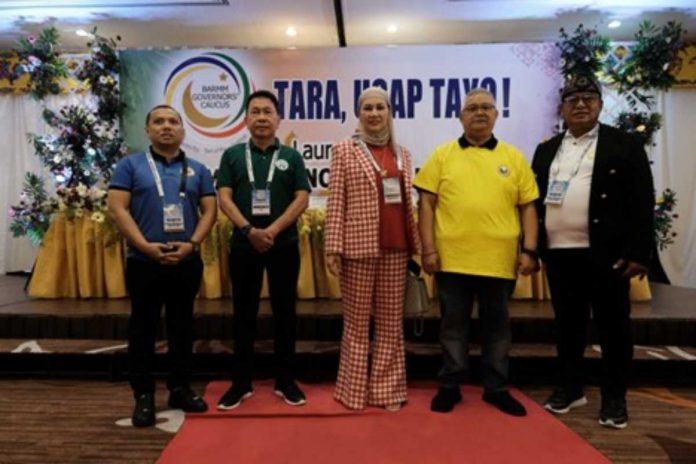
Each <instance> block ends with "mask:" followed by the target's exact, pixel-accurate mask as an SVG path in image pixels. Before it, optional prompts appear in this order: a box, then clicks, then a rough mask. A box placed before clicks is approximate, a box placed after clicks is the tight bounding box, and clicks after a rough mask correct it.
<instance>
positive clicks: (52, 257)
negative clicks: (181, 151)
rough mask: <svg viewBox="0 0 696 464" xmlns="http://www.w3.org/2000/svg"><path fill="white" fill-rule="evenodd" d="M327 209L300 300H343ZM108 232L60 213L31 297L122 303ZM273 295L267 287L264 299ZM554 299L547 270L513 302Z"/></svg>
mask: <svg viewBox="0 0 696 464" xmlns="http://www.w3.org/2000/svg"><path fill="white" fill-rule="evenodd" d="M324 214H325V212H324V210H322V209H309V210H307V211H306V212H305V213H304V214H303V215H302V217H301V219H300V221H299V231H300V234H299V235H300V241H299V246H300V277H299V280H298V283H297V294H298V297H299V298H302V299H311V298H334V299H337V298H340V297H341V290H340V287H339V283H338V279H337V278H336V277H335V276H333V275H331V274H330V273H329V272H328V270H327V267H326V263H325V260H324V247H323V225H324ZM231 231H232V225H231V223H230V222H229V220H228V219H227V218H226V217H225V216H224V215H222V214H221V215H219V217H218V221H217V223H216V224H215V226H214V227H213V230H212V232H211V233H210V235H209V236H208V238H207V239H206V240H205V242H204V243H203V244H202V247H201V250H202V251H201V254H202V257H203V262H204V264H205V266H204V269H203V281H202V282H201V289H200V292H199V297H201V298H209V299H215V298H223V297H229V295H230V283H229V263H228V248H227V244H228V237H229V235H230V232H231ZM108 236H109V230H108V227H105V226H104V225H102V224H98V223H96V222H94V221H92V220H91V219H89V218H87V217H81V218H75V219H73V220H68V219H67V218H66V217H65V215H63V214H59V215H57V216H56V218H55V219H54V221H53V223H52V224H51V227H50V228H49V230H48V232H47V233H46V236H45V237H44V242H43V245H42V246H41V248H40V249H39V254H38V256H37V259H36V266H35V267H34V274H33V277H32V279H31V284H30V285H29V295H30V296H31V297H34V298H122V297H125V296H127V292H126V284H125V273H124V271H125V245H124V243H123V241H122V240H115V241H114V243H108V242H109V240H108V239H107V237H108ZM425 280H426V284H427V286H428V291H429V292H430V294H431V295H433V294H434V291H435V289H434V285H433V279H432V277H430V276H428V275H426V276H425ZM267 295H268V287H267V284H266V283H265V282H264V286H263V290H262V296H264V297H266V296H267ZM549 297H550V293H549V289H548V284H547V283H546V277H545V274H544V272H543V270H542V272H539V273H537V274H534V275H532V276H531V277H520V278H519V279H518V280H517V286H516V288H515V292H514V294H513V298H525V299H535V300H544V299H548V298H549ZM650 298H651V295H650V288H649V286H648V281H647V279H644V280H639V279H633V280H632V281H631V300H632V301H646V300H649V299H650Z"/></svg>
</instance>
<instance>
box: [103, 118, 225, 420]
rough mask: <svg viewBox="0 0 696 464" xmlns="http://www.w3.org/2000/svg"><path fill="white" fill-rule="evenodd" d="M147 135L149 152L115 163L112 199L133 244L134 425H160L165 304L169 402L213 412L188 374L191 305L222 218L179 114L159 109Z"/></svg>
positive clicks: (129, 266)
mask: <svg viewBox="0 0 696 464" xmlns="http://www.w3.org/2000/svg"><path fill="white" fill-rule="evenodd" d="M145 132H146V133H147V136H148V137H149V139H150V142H151V145H150V148H149V150H148V151H146V152H144V153H135V154H133V155H130V156H128V157H126V158H123V159H122V160H121V161H120V162H119V163H118V165H117V166H116V169H115V171H114V174H113V176H112V178H111V184H110V185H109V196H108V206H109V213H110V215H111V217H112V219H113V220H114V222H115V223H116V225H117V227H118V228H119V230H120V231H121V233H122V234H123V235H124V236H125V237H126V239H127V240H128V244H129V247H128V260H127V266H126V285H127V287H128V292H129V293H130V297H131V316H130V320H129V326H128V365H129V371H130V384H131V387H132V388H133V394H134V396H135V409H134V410H133V418H132V420H133V425H134V426H136V427H147V426H151V425H154V423H155V382H154V380H153V378H152V372H151V370H152V364H153V359H154V348H155V335H156V330H157V323H158V321H159V319H160V313H161V310H162V305H164V306H165V308H166V324H167V343H168V347H169V348H168V356H169V361H170V365H171V373H170V376H169V379H168V380H167V388H168V389H169V406H170V407H172V408H177V409H183V410H184V411H186V412H204V411H206V410H207V409H208V406H207V405H206V403H205V402H204V401H203V399H202V398H200V397H199V396H196V395H195V394H194V393H193V392H192V391H191V388H190V386H189V375H190V370H191V367H190V362H191V352H192V349H193V302H194V299H195V298H196V294H197V293H198V289H199V287H200V284H201V277H202V274H203V263H202V261H201V258H200V256H199V253H198V252H199V247H200V243H201V241H203V239H204V238H205V237H206V235H208V232H210V229H211V227H212V226H213V224H214V223H215V218H216V215H217V202H216V199H215V190H214V187H213V180H212V176H211V175H210V171H208V168H206V167H205V166H204V165H203V164H201V163H199V162H198V161H195V160H193V159H191V158H188V157H187V156H186V154H185V153H184V152H183V151H182V150H181V148H180V147H181V142H182V141H183V139H184V134H185V131H184V127H183V125H182V121H181V116H180V115H179V113H178V112H177V111H176V110H175V109H174V108H172V107H170V106H167V105H160V106H156V107H154V108H153V109H152V110H151V111H150V112H149V113H148V114H147V117H146V119H145ZM199 210H200V218H199Z"/></svg>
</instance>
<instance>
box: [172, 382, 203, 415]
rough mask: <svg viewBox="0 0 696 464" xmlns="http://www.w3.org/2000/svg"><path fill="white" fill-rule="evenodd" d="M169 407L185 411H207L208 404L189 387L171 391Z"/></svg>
mask: <svg viewBox="0 0 696 464" xmlns="http://www.w3.org/2000/svg"><path fill="white" fill-rule="evenodd" d="M169 407H170V408H173V409H181V410H182V411H184V412H206V411H207V410H208V405H207V404H206V402H205V401H203V398H201V397H200V396H196V394H195V393H193V392H192V391H191V390H190V389H189V388H175V389H174V390H172V391H170V392H169Z"/></svg>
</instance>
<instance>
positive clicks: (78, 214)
mask: <svg viewBox="0 0 696 464" xmlns="http://www.w3.org/2000/svg"><path fill="white" fill-rule="evenodd" d="M84 214H85V212H84V211H83V210H82V208H75V217H78V218H81V217H82V216H83V215H84Z"/></svg>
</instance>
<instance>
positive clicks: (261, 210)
mask: <svg viewBox="0 0 696 464" xmlns="http://www.w3.org/2000/svg"><path fill="white" fill-rule="evenodd" d="M251 215H252V216H270V215H271V190H270V189H260V190H259V189H253V190H252V191H251Z"/></svg>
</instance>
